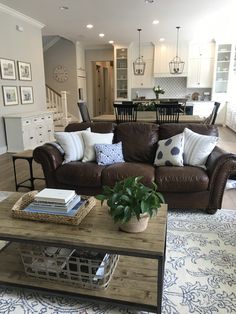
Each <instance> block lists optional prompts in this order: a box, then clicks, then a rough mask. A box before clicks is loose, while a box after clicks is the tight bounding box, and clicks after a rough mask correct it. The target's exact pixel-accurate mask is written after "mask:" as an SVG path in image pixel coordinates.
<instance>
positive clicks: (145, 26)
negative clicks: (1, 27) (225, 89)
mask: <svg viewBox="0 0 236 314" xmlns="http://www.w3.org/2000/svg"><path fill="white" fill-rule="evenodd" d="M0 3H2V4H4V5H7V6H8V7H11V8H13V9H15V10H17V11H19V12H21V13H23V14H25V15H28V16H30V17H32V18H34V19H36V20H38V21H39V22H41V23H43V24H45V25H46V26H45V27H44V29H43V34H44V35H59V36H62V37H65V38H67V39H70V40H72V41H77V40H78V41H80V42H81V43H83V44H84V45H85V46H87V47H88V46H90V45H99V44H100V45H104V44H107V43H108V41H109V40H114V41H115V43H116V44H128V43H130V42H133V41H134V42H135V41H136V42H137V41H138V32H137V28H142V32H141V42H154V43H155V42H158V40H159V38H160V37H164V38H165V39H166V41H167V42H168V41H175V40H176V26H181V29H180V41H181V40H183V41H184V40H199V39H201V40H211V39H216V40H218V39H219V40H220V41H224V40H225V41H229V40H236V18H235V14H236V0H223V1H222V0H154V2H153V3H148V4H147V3H145V1H144V0H0ZM60 6H68V7H69V9H68V10H60V9H59V7H60ZM154 19H157V20H159V21H160V23H159V24H158V25H153V24H152V21H153V20H154ZM88 23H91V24H93V25H94V28H93V29H90V30H89V29H87V28H86V25H87V24H88ZM101 32H102V33H104V34H105V37H104V38H99V37H98V34H99V33H101Z"/></svg>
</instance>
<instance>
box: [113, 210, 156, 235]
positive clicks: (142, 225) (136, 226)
mask: <svg viewBox="0 0 236 314" xmlns="http://www.w3.org/2000/svg"><path fill="white" fill-rule="evenodd" d="M149 218H150V217H149V215H147V214H142V215H141V216H140V219H139V220H138V219H137V218H136V217H132V218H131V219H130V221H128V222H126V223H124V224H120V225H119V228H120V230H122V231H125V232H130V233H138V232H142V231H144V230H145V229H146V228H147V226H148V221H149Z"/></svg>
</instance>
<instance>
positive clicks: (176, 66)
mask: <svg viewBox="0 0 236 314" xmlns="http://www.w3.org/2000/svg"><path fill="white" fill-rule="evenodd" d="M176 29H177V45H176V56H175V58H174V59H173V60H171V61H170V62H169V68H170V74H182V73H183V70H184V61H182V60H181V59H180V57H179V56H178V54H179V29H180V26H176Z"/></svg>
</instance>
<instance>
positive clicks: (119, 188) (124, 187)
mask: <svg viewBox="0 0 236 314" xmlns="http://www.w3.org/2000/svg"><path fill="white" fill-rule="evenodd" d="M141 179H142V177H129V178H126V179H124V180H122V181H119V182H117V183H116V184H115V186H114V187H113V188H112V187H108V186H104V187H103V194H99V195H97V196H96V198H97V199H98V200H100V201H101V203H102V204H103V202H104V201H105V200H106V201H107V205H108V207H109V210H108V211H109V214H110V215H111V216H112V218H113V219H114V222H117V223H119V227H120V229H121V230H123V231H126V232H141V231H143V230H145V229H146V227H147V224H148V221H149V218H150V217H152V216H153V215H154V214H155V213H157V211H158V208H159V207H160V205H161V203H164V198H163V196H162V194H161V193H159V192H157V185H156V184H155V183H154V182H152V184H153V187H152V188H150V187H147V186H145V185H143V184H142V183H141V182H140V180H141Z"/></svg>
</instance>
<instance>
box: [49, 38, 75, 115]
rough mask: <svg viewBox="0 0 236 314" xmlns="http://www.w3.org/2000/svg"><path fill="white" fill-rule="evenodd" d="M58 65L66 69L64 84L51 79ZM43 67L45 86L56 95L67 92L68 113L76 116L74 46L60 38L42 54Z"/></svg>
mask: <svg viewBox="0 0 236 314" xmlns="http://www.w3.org/2000/svg"><path fill="white" fill-rule="evenodd" d="M58 65H62V66H64V67H65V68H66V69H67V72H68V74H69V76H68V79H67V80H66V81H65V82H58V81H56V80H55V79H54V78H53V72H54V69H55V68H56V66H58ZM44 67H45V80H46V84H47V85H48V86H49V87H51V88H52V89H54V90H55V91H57V92H58V93H60V92H61V91H67V92H68V93H69V95H68V111H69V112H70V113H72V114H73V115H75V116H78V107H77V76H76V49H75V44H74V43H72V42H71V41H69V40H67V39H64V38H60V40H59V41H58V42H56V43H55V45H53V46H52V47H51V48H49V49H48V50H47V51H46V52H45V53H44Z"/></svg>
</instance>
